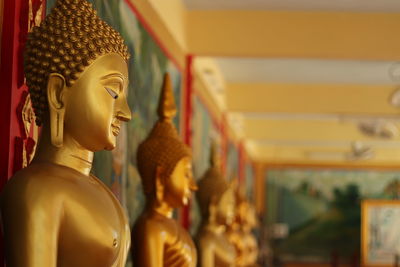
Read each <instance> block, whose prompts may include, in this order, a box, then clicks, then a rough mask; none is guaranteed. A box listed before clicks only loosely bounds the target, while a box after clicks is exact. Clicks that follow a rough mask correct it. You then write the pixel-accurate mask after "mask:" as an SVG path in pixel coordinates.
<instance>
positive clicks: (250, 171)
mask: <svg viewBox="0 0 400 267" xmlns="http://www.w3.org/2000/svg"><path fill="white" fill-rule="evenodd" d="M244 175H245V187H246V197H247V199H248V200H250V201H251V202H253V203H254V202H255V198H254V194H255V192H254V180H255V176H254V167H253V164H252V162H251V161H249V160H246V162H245V166H244Z"/></svg>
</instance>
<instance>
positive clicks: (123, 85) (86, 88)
mask: <svg viewBox="0 0 400 267" xmlns="http://www.w3.org/2000/svg"><path fill="white" fill-rule="evenodd" d="M127 86H128V67H127V64H126V62H125V60H124V59H123V58H122V57H121V56H120V55H118V54H114V53H112V54H107V55H103V56H100V57H99V58H97V59H96V60H95V61H94V62H93V63H92V64H91V65H89V66H88V67H87V68H86V69H85V70H84V71H83V72H82V73H81V75H80V77H79V79H78V80H77V81H76V82H75V83H74V84H73V85H72V86H71V87H67V89H66V90H65V97H66V100H67V101H65V103H66V104H65V105H66V106H65V118H64V127H65V128H64V135H66V134H67V135H70V136H71V137H72V138H73V139H74V140H75V141H76V142H78V143H79V145H80V146H82V147H84V148H86V149H88V150H90V151H99V150H103V149H106V150H111V149H113V148H114V147H115V146H116V136H117V135H118V134H119V131H120V127H121V121H128V120H130V118H131V112H130V109H129V107H128V103H127V99H126V90H127Z"/></svg>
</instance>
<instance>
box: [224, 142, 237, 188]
mask: <svg viewBox="0 0 400 267" xmlns="http://www.w3.org/2000/svg"><path fill="white" fill-rule="evenodd" d="M227 147H228V148H227V156H226V178H227V179H228V180H233V179H237V178H239V177H238V176H239V150H238V147H237V146H236V144H234V143H233V142H231V141H230V140H228V144H227Z"/></svg>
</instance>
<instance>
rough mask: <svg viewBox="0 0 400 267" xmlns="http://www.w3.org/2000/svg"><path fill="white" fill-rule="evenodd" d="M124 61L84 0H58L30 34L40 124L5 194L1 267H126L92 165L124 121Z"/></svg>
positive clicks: (119, 225)
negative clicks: (31, 153) (27, 159)
mask: <svg viewBox="0 0 400 267" xmlns="http://www.w3.org/2000/svg"><path fill="white" fill-rule="evenodd" d="M128 58H129V54H128V52H127V47H126V46H125V45H124V43H123V40H122V38H121V36H120V35H119V33H117V32H116V31H115V30H114V29H112V28H111V27H110V26H109V25H107V24H106V23H105V22H104V21H102V20H101V19H100V18H99V17H98V16H97V14H96V11H95V10H94V9H93V7H92V5H91V4H89V3H88V2H87V1H86V0H58V1H57V3H56V5H55V7H54V8H53V9H52V11H51V12H50V14H49V15H48V16H47V17H46V18H45V20H44V21H43V22H42V24H41V25H40V26H38V27H35V28H34V29H33V31H32V33H31V34H30V35H29V38H28V41H27V44H26V50H25V62H24V66H25V76H26V81H27V85H28V87H29V91H30V94H31V98H32V104H33V107H34V111H35V114H36V123H37V124H38V125H43V128H42V135H41V138H40V141H39V145H38V148H37V151H36V155H35V157H34V159H33V161H32V163H31V164H30V165H29V166H28V167H27V168H25V169H22V170H21V171H19V172H18V173H16V174H15V176H14V177H12V179H11V180H10V182H9V183H8V184H7V185H6V187H5V189H4V191H3V192H2V196H1V217H2V224H3V225H2V226H3V230H4V235H5V249H6V262H7V266H8V267H55V266H58V267H66V266H74V267H91V266H93V267H123V266H125V261H126V256H127V253H128V250H129V245H130V238H129V236H130V233H129V225H128V221H127V217H126V216H125V213H124V210H123V208H122V207H121V205H120V203H119V202H118V200H117V199H116V198H115V197H114V195H113V194H112V193H111V191H110V190H109V189H108V188H107V187H106V186H105V185H104V184H103V183H102V182H101V181H100V180H98V179H97V178H96V177H94V176H93V175H91V174H90V169H91V166H92V159H93V152H94V151H98V150H103V149H107V150H111V149H113V148H114V147H115V145H116V136H117V135H118V133H119V129H120V125H121V121H128V120H130V118H131V112H130V110H129V107H128V104H127V100H126V90H127V85H128V67H127V60H128Z"/></svg>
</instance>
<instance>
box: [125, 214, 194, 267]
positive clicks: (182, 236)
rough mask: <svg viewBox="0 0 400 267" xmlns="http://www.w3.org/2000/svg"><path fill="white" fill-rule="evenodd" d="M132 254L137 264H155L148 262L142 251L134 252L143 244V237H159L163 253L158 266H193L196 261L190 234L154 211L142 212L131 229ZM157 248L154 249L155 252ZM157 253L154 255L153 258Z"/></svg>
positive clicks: (175, 222) (172, 220) (176, 223)
mask: <svg viewBox="0 0 400 267" xmlns="http://www.w3.org/2000/svg"><path fill="white" fill-rule="evenodd" d="M132 233H133V235H132V242H133V246H132V247H133V255H134V257H135V262H136V263H138V264H139V266H155V265H147V264H149V263H148V261H149V259H148V257H147V256H145V254H143V253H135V251H136V250H135V248H136V247H139V246H141V245H143V244H144V243H145V242H146V241H145V240H143V239H153V238H155V239H160V238H162V239H163V240H162V241H161V242H162V243H163V249H162V250H163V252H162V253H163V255H162V257H159V258H160V259H162V264H161V265H160V266H165V267H195V266H196V262H197V254H196V247H195V245H194V243H193V241H192V238H191V237H190V235H189V234H188V233H187V232H186V230H185V229H183V228H182V226H180V225H179V223H178V222H177V221H175V220H174V219H170V218H168V217H165V216H163V215H161V214H159V213H157V212H155V211H149V212H145V213H144V214H142V215H141V216H140V217H139V219H138V220H137V222H136V224H135V226H134V228H133V231H132ZM156 251H157V250H154V253H156ZM156 257H157V255H154V260H156V259H155V258H156Z"/></svg>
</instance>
